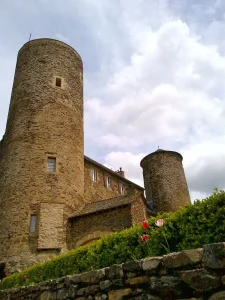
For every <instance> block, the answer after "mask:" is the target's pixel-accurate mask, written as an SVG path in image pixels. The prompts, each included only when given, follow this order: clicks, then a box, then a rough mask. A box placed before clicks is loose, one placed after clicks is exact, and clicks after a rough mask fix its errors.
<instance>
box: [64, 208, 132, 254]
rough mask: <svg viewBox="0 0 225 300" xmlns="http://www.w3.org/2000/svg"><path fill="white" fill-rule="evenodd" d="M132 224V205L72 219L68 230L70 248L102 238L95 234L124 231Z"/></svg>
mask: <svg viewBox="0 0 225 300" xmlns="http://www.w3.org/2000/svg"><path fill="white" fill-rule="evenodd" d="M131 226H132V217H131V207H130V205H127V206H125V207H119V208H117V209H113V210H109V211H103V212H102V211H101V212H99V213H94V214H89V215H86V216H81V217H77V218H74V219H72V220H71V221H70V224H69V230H68V231H69V232H68V238H69V240H68V248H69V249H73V248H76V247H78V246H80V245H82V244H84V243H86V242H87V241H91V240H94V239H97V238H100V237H101V236H102V235H101V234H99V235H98V236H97V234H94V233H96V232H100V233H104V232H105V233H106V234H108V233H112V232H116V231H122V230H124V229H126V228H129V227H131Z"/></svg>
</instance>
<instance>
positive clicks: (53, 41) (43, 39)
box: [19, 38, 82, 61]
mask: <svg viewBox="0 0 225 300" xmlns="http://www.w3.org/2000/svg"><path fill="white" fill-rule="evenodd" d="M42 42H49V43H56V44H59V45H61V46H65V47H67V48H70V49H71V50H72V51H73V52H75V53H76V54H77V55H78V56H79V58H80V60H81V61H82V59H81V56H80V54H79V53H78V52H77V51H76V50H75V49H74V48H73V47H71V46H70V45H68V44H66V43H64V42H62V41H59V40H56V39H50V38H40V39H34V40H30V41H28V42H26V43H25V44H24V45H23V46H22V47H21V48H20V50H19V53H20V51H22V50H23V48H24V47H27V46H29V45H30V44H34V43H37V44H40V43H42Z"/></svg>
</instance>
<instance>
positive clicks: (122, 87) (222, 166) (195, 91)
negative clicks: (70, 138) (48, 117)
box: [0, 0, 225, 200]
mask: <svg viewBox="0 0 225 300" xmlns="http://www.w3.org/2000/svg"><path fill="white" fill-rule="evenodd" d="M0 4H1V9H0V138H1V136H2V135H3V134H4V131H5V124H6V120H7V113H8V106H9V101H10V94H11V88H12V83H13V77H14V70H15V64H16V56H17V52H18V50H19V49H20V48H21V47H22V45H23V44H24V43H25V42H27V41H28V39H29V35H30V33H32V39H36V38H42V37H48V38H53V39H59V40H61V41H64V42H66V43H68V44H69V45H71V46H72V47H74V48H75V49H76V50H77V51H78V52H79V54H80V55H81V57H82V59H83V63H84V109H85V120H84V121H85V154H86V155H87V156H90V157H91V158H93V159H95V160H97V161H99V162H100V163H103V164H105V165H106V166H109V167H110V168H113V169H115V170H116V169H118V168H119V167H120V166H121V167H123V169H124V170H125V172H126V177H127V178H129V179H130V180H133V181H135V182H136V183H138V184H140V185H143V180H142V170H141V167H140V160H141V159H142V158H143V157H144V156H145V155H146V154H148V153H150V152H153V151H155V150H156V149H157V148H158V145H159V146H160V148H162V149H166V150H174V151H178V152H180V153H181V154H182V155H183V157H184V160H183V165H184V168H185V174H186V178H187V182H188V185H189V189H190V193H191V198H192V200H194V199H196V198H198V199H202V198H204V197H205V196H207V195H209V194H211V193H212V191H213V188H214V187H218V188H220V189H224V188H225V84H224V82H223V81H224V80H225V38H224V37H225V1H224V0H204V1H202V0H195V1H194V0H173V1H171V0H113V1H112V0H64V1H59V0H32V1H31V0H0Z"/></svg>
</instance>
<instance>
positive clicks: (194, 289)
mask: <svg viewBox="0 0 225 300" xmlns="http://www.w3.org/2000/svg"><path fill="white" fill-rule="evenodd" d="M43 275H44V274H43ZM7 299H8V300H9V299H10V300H13V299H42V300H45V299H46V300H47V299H79V300H84V299H88V300H101V299H104V300H106V299H109V300H117V299H137V300H138V299H140V300H141V299H143V300H144V299H149V300H167V299H168V300H173V299H177V300H178V299H180V300H181V299H183V300H185V299H186V300H187V299H192V300H205V299H209V300H224V299H225V243H217V244H211V245H206V246H205V247H204V248H203V249H196V250H186V251H183V252H178V253H171V254H168V255H165V256H163V257H153V258H146V259H142V260H139V261H133V262H127V263H124V264H122V265H114V266H111V267H108V268H104V269H101V270H97V271H90V272H86V273H82V274H77V275H69V276H66V277H63V278H60V279H57V280H50V281H46V282H42V283H40V284H39V285H36V286H29V287H21V288H17V289H12V290H5V291H0V300H7Z"/></svg>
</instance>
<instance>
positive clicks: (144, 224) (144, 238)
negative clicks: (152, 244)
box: [141, 219, 170, 253]
mask: <svg viewBox="0 0 225 300" xmlns="http://www.w3.org/2000/svg"><path fill="white" fill-rule="evenodd" d="M164 223H165V222H164V220H163V219H158V220H157V221H156V222H155V226H157V227H158V228H162V227H163V226H164ZM142 227H143V228H144V229H145V230H146V229H148V228H149V224H148V222H147V221H143V222H142ZM162 235H163V237H164V240H165V242H166V243H165V244H164V243H160V245H162V246H163V248H164V249H165V250H166V252H167V253H170V246H169V243H168V241H167V238H166V236H165V233H164V231H162ZM141 241H142V242H145V243H147V242H148V241H149V235H148V233H147V232H144V234H143V235H142V236H141ZM148 248H149V247H148Z"/></svg>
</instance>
